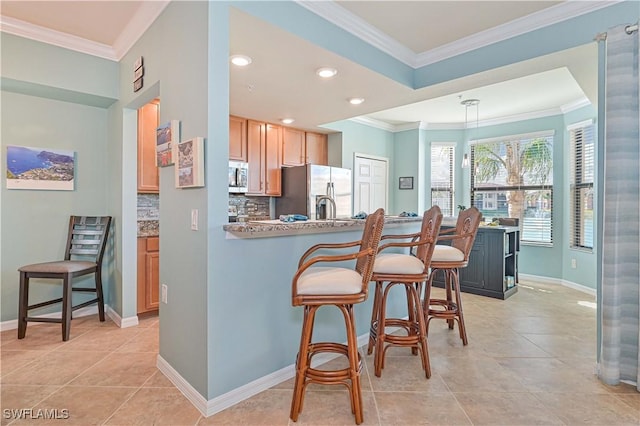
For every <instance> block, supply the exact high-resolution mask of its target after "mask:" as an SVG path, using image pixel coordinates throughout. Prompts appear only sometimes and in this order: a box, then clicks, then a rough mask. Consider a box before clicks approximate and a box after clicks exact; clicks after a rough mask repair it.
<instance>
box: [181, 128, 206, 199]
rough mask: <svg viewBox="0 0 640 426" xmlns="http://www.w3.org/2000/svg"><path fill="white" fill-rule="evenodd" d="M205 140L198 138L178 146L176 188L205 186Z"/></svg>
mask: <svg viewBox="0 0 640 426" xmlns="http://www.w3.org/2000/svg"><path fill="white" fill-rule="evenodd" d="M203 149H204V138H202V137H197V138H193V139H189V140H186V141H182V142H180V143H179V144H177V145H176V150H175V156H176V188H198V187H202V186H204V157H203Z"/></svg>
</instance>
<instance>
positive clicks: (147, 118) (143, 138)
mask: <svg viewBox="0 0 640 426" xmlns="http://www.w3.org/2000/svg"><path fill="white" fill-rule="evenodd" d="M159 110H160V103H159V101H157V100H153V101H151V102H149V103H148V104H146V105H145V106H143V107H142V108H140V109H139V110H138V192H159V190H160V179H159V177H158V166H156V129H157V128H158V113H159Z"/></svg>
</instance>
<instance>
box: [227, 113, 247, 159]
mask: <svg viewBox="0 0 640 426" xmlns="http://www.w3.org/2000/svg"><path fill="white" fill-rule="evenodd" d="M229 160H234V161H245V162H246V161H247V120H246V119H245V118H241V117H235V116H233V115H230V116H229Z"/></svg>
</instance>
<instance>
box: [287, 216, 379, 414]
mask: <svg viewBox="0 0 640 426" xmlns="http://www.w3.org/2000/svg"><path fill="white" fill-rule="evenodd" d="M383 226H384V210H383V209H378V210H376V211H375V212H374V213H372V214H370V215H369V216H368V217H367V220H366V222H365V225H364V231H363V233H362V239H361V240H358V241H353V242H348V243H327V244H317V245H315V246H313V247H311V248H310V249H309V250H307V251H306V252H305V253H304V254H303V255H302V257H301V258H300V261H299V263H298V271H297V272H296V274H295V275H294V277H293V282H292V305H293V306H303V307H304V317H303V323H302V336H301V338H300V350H299V352H298V356H297V359H296V377H295V385H294V389H293V399H292V401H291V414H290V415H291V420H293V421H294V422H295V421H298V415H299V414H300V413H301V412H302V406H303V403H304V393H305V388H306V386H307V384H309V383H320V384H324V385H335V384H340V385H344V386H346V387H347V389H348V390H349V397H350V400H351V412H352V413H354V415H355V422H356V424H360V423H362V420H363V414H362V392H361V389H360V371H361V369H362V359H361V357H360V354H359V353H358V341H357V336H356V327H355V318H354V314H353V306H354V304H356V303H361V302H364V301H365V300H366V299H367V294H368V286H369V281H370V280H371V274H372V271H373V263H374V259H375V256H376V252H377V249H378V243H379V242H380V236H381V235H382V227H383ZM350 247H358V251H357V252H355V253H353V252H351V253H344V250H342V251H340V253H343V254H335V255H329V254H325V252H326V251H327V250H328V249H345V248H347V249H348V248H350ZM318 250H321V252H320V253H316V252H317V251H318ZM312 254H313V256H312ZM345 260H356V265H355V269H350V268H345V267H328V266H318V265H317V263H320V262H323V263H324V262H340V261H345ZM325 305H333V306H336V307H337V308H338V309H340V311H341V312H342V315H343V316H344V321H345V326H346V331H347V344H346V345H344V344H341V343H333V342H316V343H312V342H311V340H312V336H313V323H314V319H315V315H316V312H317V311H318V309H319V308H320V307H322V306H325ZM327 352H329V353H334V354H340V355H343V356H346V357H347V359H348V361H349V367H348V368H345V369H342V370H337V371H328V370H320V369H315V368H312V367H311V358H312V357H313V356H314V355H316V354H318V353H327Z"/></svg>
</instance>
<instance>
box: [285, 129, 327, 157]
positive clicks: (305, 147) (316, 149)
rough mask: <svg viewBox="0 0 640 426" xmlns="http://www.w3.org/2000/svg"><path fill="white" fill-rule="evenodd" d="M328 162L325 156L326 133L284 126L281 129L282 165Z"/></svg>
mask: <svg viewBox="0 0 640 426" xmlns="http://www.w3.org/2000/svg"><path fill="white" fill-rule="evenodd" d="M307 163H308V164H321V165H325V166H326V165H327V164H328V163H329V161H328V158H327V135H323V134H322V133H312V132H304V131H302V130H298V129H292V128H290V127H285V128H283V129H282V165H283V166H302V165H304V164H307Z"/></svg>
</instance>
